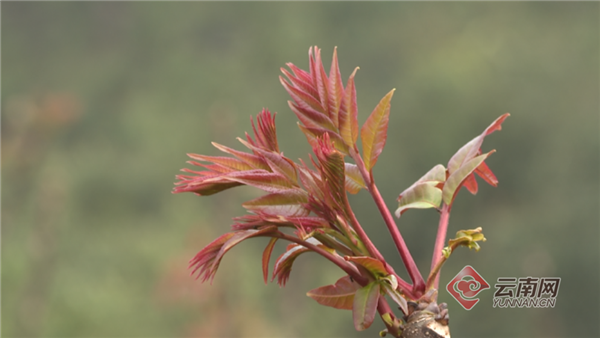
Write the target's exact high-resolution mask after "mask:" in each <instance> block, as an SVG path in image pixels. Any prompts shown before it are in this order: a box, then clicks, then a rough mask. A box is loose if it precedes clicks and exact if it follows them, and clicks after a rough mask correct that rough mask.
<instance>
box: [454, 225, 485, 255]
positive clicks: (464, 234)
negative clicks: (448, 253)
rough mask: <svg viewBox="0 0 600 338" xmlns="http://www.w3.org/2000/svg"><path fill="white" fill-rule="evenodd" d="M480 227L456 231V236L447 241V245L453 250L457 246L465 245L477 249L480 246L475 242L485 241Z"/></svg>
mask: <svg viewBox="0 0 600 338" xmlns="http://www.w3.org/2000/svg"><path fill="white" fill-rule="evenodd" d="M481 231H482V229H481V227H478V228H476V229H470V230H460V231H458V232H457V233H456V237H455V238H453V239H451V240H449V241H448V246H450V248H451V249H452V251H454V249H455V248H457V247H459V246H466V247H467V248H469V249H475V251H479V249H480V247H479V244H477V242H479V241H481V242H485V241H486V239H485V237H484V236H483V233H482V232H481Z"/></svg>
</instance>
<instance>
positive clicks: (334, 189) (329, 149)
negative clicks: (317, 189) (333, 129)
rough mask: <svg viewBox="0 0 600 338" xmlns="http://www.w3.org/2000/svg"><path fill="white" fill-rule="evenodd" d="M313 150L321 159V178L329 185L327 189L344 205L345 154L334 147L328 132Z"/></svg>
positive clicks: (318, 140)
mask: <svg viewBox="0 0 600 338" xmlns="http://www.w3.org/2000/svg"><path fill="white" fill-rule="evenodd" d="M313 152H314V153H315V155H316V156H317V158H318V159H319V169H320V173H321V179H322V180H323V182H324V183H325V184H326V185H327V188H328V189H327V190H328V191H329V192H330V193H331V194H332V196H333V197H334V199H335V200H336V201H337V202H338V203H339V204H340V205H342V206H343V205H344V198H345V196H346V195H345V194H346V189H345V186H344V184H345V179H346V176H345V174H344V170H345V164H344V155H342V154H341V153H340V152H339V151H337V150H336V149H335V148H334V146H333V144H332V142H331V140H330V139H329V134H328V133H326V134H324V135H323V138H321V139H317V143H316V144H315V146H314V147H313Z"/></svg>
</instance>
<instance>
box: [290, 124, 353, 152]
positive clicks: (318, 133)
mask: <svg viewBox="0 0 600 338" xmlns="http://www.w3.org/2000/svg"><path fill="white" fill-rule="evenodd" d="M298 127H299V128H300V130H302V132H303V133H304V135H305V136H306V139H307V140H308V143H310V145H311V146H312V147H315V144H316V139H317V138H318V137H322V136H323V135H324V134H329V137H330V138H331V140H332V141H333V144H334V145H335V149H337V150H339V151H340V152H341V153H342V154H348V146H347V145H346V143H344V140H342V138H341V137H340V135H338V134H337V133H334V132H332V131H330V130H327V129H323V128H320V127H306V126H303V125H301V124H298Z"/></svg>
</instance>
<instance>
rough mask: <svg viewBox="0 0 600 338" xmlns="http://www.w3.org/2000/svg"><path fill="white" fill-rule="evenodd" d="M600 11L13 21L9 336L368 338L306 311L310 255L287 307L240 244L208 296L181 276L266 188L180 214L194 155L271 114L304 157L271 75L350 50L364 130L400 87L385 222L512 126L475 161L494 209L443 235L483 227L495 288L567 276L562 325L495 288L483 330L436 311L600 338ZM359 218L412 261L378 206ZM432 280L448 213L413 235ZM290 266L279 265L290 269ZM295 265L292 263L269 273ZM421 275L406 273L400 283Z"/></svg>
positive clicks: (393, 259) (6, 192)
mask: <svg viewBox="0 0 600 338" xmlns="http://www.w3.org/2000/svg"><path fill="white" fill-rule="evenodd" d="M598 14H599V4H598V3H597V2H575V3H564V2H560V3H559V2H551V3H542V2H510V3H487V2H486V3H474V2H462V3H450V2H424V3H414V2H377V3H363V2H347V3H346V2H326V3H319V2H307V3H292V2H290V3H284V2H265V3H248V2H244V3H237V2H226V3H216V2H178V3H166V2H145V3H142V2H44V3H42V2H23V3H19V2H3V3H2V70H3V74H2V307H1V310H2V336H3V337H115V338H116V337H376V336H377V332H378V331H379V330H381V329H382V328H383V325H382V323H381V322H380V320H379V319H377V320H376V322H375V323H374V325H373V326H372V327H371V328H370V329H369V330H368V331H366V332H356V331H354V328H353V325H352V318H351V317H352V316H351V313H350V312H349V311H340V310H334V309H331V308H325V307H322V306H320V305H318V304H317V303H316V302H314V301H313V300H311V299H309V298H308V297H306V296H305V292H306V291H308V290H310V289H312V288H315V287H318V286H321V285H324V284H329V283H333V282H334V281H335V280H336V279H337V278H338V277H340V276H341V275H342V273H341V271H340V270H338V269H337V268H335V267H334V266H333V265H331V264H330V263H328V262H327V261H325V260H323V259H319V257H318V256H316V255H306V256H302V257H301V258H300V259H298V261H297V262H296V265H295V266H294V269H293V271H292V275H291V279H290V282H289V283H288V285H287V286H286V287H285V288H283V289H281V288H279V287H278V286H277V285H276V284H269V285H266V286H265V285H264V284H263V282H262V276H261V271H260V253H261V251H262V248H263V247H264V245H265V244H266V242H267V241H266V239H255V240H252V241H248V242H245V243H243V244H242V245H240V246H239V247H236V248H235V249H233V250H232V251H231V252H230V253H229V254H228V255H227V256H226V257H225V259H224V261H223V262H222V265H221V268H220V270H219V272H218V273H217V276H216V279H215V281H214V283H213V285H210V284H208V283H206V284H200V283H199V282H196V281H194V280H193V278H191V277H189V276H188V271H187V262H188V260H189V259H190V258H191V257H192V256H193V255H194V254H195V252H197V251H198V250H200V249H201V248H202V247H203V246H204V245H206V244H207V243H209V242H210V241H211V240H212V239H213V238H215V237H216V236H218V235H220V234H222V233H224V232H226V231H227V230H228V228H229V225H230V224H231V217H233V216H239V215H241V214H243V213H244V211H243V208H242V207H241V206H240V203H241V202H243V201H245V200H248V199H249V198H251V197H253V196H256V194H257V192H256V191H254V190H252V189H247V188H240V189H233V190H231V191H226V192H224V193H222V194H219V195H217V196H214V197H210V198H203V197H197V196H194V195H192V194H181V195H172V194H171V193H170V190H171V188H172V184H173V182H174V181H175V179H174V175H175V174H177V173H178V170H179V169H180V168H182V167H184V166H186V164H185V161H186V160H187V158H186V155H185V154H186V153H189V152H194V153H202V154H209V155H216V154H217V151H216V149H214V148H212V146H211V145H210V141H216V142H218V143H221V144H225V145H229V146H232V147H235V148H237V149H242V147H241V146H240V145H239V144H238V142H237V141H236V140H235V137H236V136H241V135H243V132H244V131H249V130H250V124H249V117H250V115H256V114H257V113H258V112H259V111H260V110H261V109H262V107H267V108H269V109H270V110H272V111H277V112H279V114H278V115H277V126H278V131H279V136H280V146H281V148H282V149H283V150H284V152H285V154H286V155H287V156H288V157H290V158H298V157H302V158H304V159H306V158H307V155H306V154H307V153H308V151H309V147H308V146H307V145H306V142H305V138H304V136H303V135H302V134H301V132H300V131H299V130H298V128H297V127H296V123H295V116H294V115H293V113H292V112H291V111H290V110H289V108H288V107H287V104H286V101H287V100H288V96H287V94H286V92H285V90H284V89H283V88H282V87H281V85H280V83H279V80H278V75H279V74H280V71H279V68H280V67H283V66H284V65H285V63H286V62H293V63H295V64H296V65H298V66H300V67H302V68H305V69H306V68H307V64H308V62H307V51H308V48H309V46H311V45H318V46H319V47H321V48H323V57H324V59H325V60H327V65H326V67H327V69H328V68H329V64H328V63H329V60H330V58H331V54H332V51H333V48H334V46H337V47H338V54H339V59H340V66H341V70H342V74H343V77H344V81H345V80H346V78H347V76H348V75H349V74H350V72H351V71H352V70H353V69H354V67H356V66H360V70H359V72H358V74H357V76H356V83H357V93H358V104H359V114H360V116H359V120H360V122H362V121H364V120H365V119H366V117H367V115H368V114H369V113H370V111H371V110H372V109H373V107H374V106H375V105H376V104H377V102H379V99H380V98H381V97H383V95H384V94H385V93H387V92H388V91H389V90H390V89H392V88H397V91H396V93H395V95H394V98H393V101H392V110H391V117H390V126H389V138H388V141H387V145H386V148H385V150H384V152H383V154H382V156H381V157H380V159H379V162H378V163H377V166H376V167H375V177H376V180H377V182H379V188H380V190H381V192H382V194H383V196H384V198H385V199H386V201H387V203H388V206H389V207H390V208H391V209H392V210H394V209H395V206H396V202H395V199H396V197H397V195H398V194H399V193H400V192H401V191H402V190H404V189H405V188H406V187H408V186H409V185H410V184H412V183H413V182H414V181H415V180H416V179H418V178H419V177H420V176H421V175H422V174H424V173H425V172H426V171H427V170H429V169H430V168H431V167H433V166H434V165H436V164H438V163H442V164H444V165H445V164H446V163H447V161H448V159H449V158H450V157H451V156H452V154H453V153H454V152H455V151H456V150H457V149H458V148H459V147H461V146H462V145H463V144H464V143H466V142H467V141H469V140H470V139H471V138H473V137H474V136H476V135H478V134H479V133H481V131H482V130H483V129H484V128H485V127H487V126H488V125H489V124H490V123H491V122H492V121H493V120H494V119H496V118H497V117H498V116H500V115H501V114H503V113H505V112H510V113H511V117H510V118H509V119H508V120H506V122H505V123H504V125H503V130H502V131H501V132H498V133H494V134H493V135H491V136H490V137H488V138H487V139H486V141H485V143H484V145H483V150H484V151H488V150H491V149H497V153H495V154H494V155H493V156H491V158H490V159H489V160H488V164H489V165H490V167H491V168H492V170H493V171H494V172H495V174H496V175H497V177H498V179H499V181H500V184H499V186H498V187H497V188H492V187H490V186H488V185H484V184H481V185H480V191H479V193H478V195H477V196H472V195H470V194H468V193H466V192H462V193H461V194H460V195H459V197H458V199H457V201H456V203H455V207H454V208H453V213H452V216H451V218H450V228H449V234H454V233H455V232H456V231H457V230H459V229H468V228H475V227H477V226H482V227H483V229H484V233H485V234H486V237H487V238H488V241H487V242H486V243H483V244H482V250H481V251H480V252H478V253H475V252H473V251H471V252H470V251H468V250H466V249H465V250H460V251H457V252H456V253H455V255H453V256H452V258H451V259H450V261H449V263H448V264H447V266H446V267H445V268H444V270H443V272H442V277H441V284H442V285H445V284H446V283H448V282H449V281H450V279H451V278H453V277H454V275H455V274H456V273H457V272H458V271H459V270H460V269H461V268H462V267H463V266H464V265H466V264H470V265H472V266H473V267H474V268H475V269H476V270H477V271H479V272H480V273H481V274H482V275H483V277H484V278H485V279H486V280H487V281H488V282H489V283H490V284H494V283H495V282H496V279H497V278H498V277H526V276H534V277H536V276H538V277H544V276H548V277H552V276H556V277H561V278H562V282H561V285H560V291H559V295H558V299H557V304H556V307H555V308H553V309H495V308H493V307H492V295H493V292H494V288H493V286H492V289H491V290H486V291H484V292H482V293H481V294H480V298H481V302H480V303H479V304H477V306H476V307H475V308H474V309H473V310H471V311H469V312H467V311H465V310H464V309H463V308H461V307H460V305H459V304H458V303H457V302H456V301H455V300H454V299H452V298H451V297H450V295H449V294H448V293H447V292H446V291H445V290H442V291H441V292H440V300H441V301H445V302H448V304H449V308H450V316H451V330H452V335H453V336H454V337H598V336H599V335H600V329H599V324H598V318H600V312H599V303H598V302H599V300H600V291H599V288H600V278H599V271H600V269H599V268H600V261H599V256H600V252H599V242H600V234H599V224H600V222H599V213H598V207H599V205H600V201H599V191H598V189H599V182H598V179H599V175H598V174H599V172H600V168H599V154H600V151H599V139H598V128H599V125H600V124H599V118H598V117H599V114H598V111H599V92H600V88H599V74H600V72H599V66H598V63H599V60H600V58H599V41H600V39H599V24H598V23H599V15H598ZM351 202H352V203H353V205H355V206H356V212H357V214H358V217H359V220H360V221H361V222H362V223H363V225H364V227H365V229H366V231H367V232H368V234H369V235H370V236H372V238H373V240H374V242H375V243H376V244H377V245H378V246H380V248H381V251H382V252H383V253H384V255H385V256H386V257H388V259H389V262H390V263H391V264H393V265H394V266H395V267H396V270H398V271H402V273H404V269H403V268H402V263H401V261H400V259H399V257H398V254H397V252H396V250H395V248H394V247H393V245H392V242H391V240H390V239H389V237H388V234H387V231H386V230H385V228H384V226H383V222H382V221H381V218H380V216H379V215H378V213H377V211H376V208H375V205H374V204H373V203H372V202H371V200H370V199H369V196H368V194H366V193H364V192H362V193H360V194H358V195H357V196H353V197H352V200H351ZM398 224H399V226H400V228H401V232H402V233H403V235H404V237H405V240H406V241H407V243H408V246H409V248H410V249H411V251H412V253H413V255H414V257H415V259H416V261H417V263H418V264H419V266H420V268H421V270H422V272H423V273H427V270H428V267H429V262H430V259H431V251H432V248H433V241H434V237H435V232H436V225H437V215H436V213H435V212H434V211H431V210H425V211H418V210H413V211H409V212H407V213H406V214H405V215H404V216H403V217H402V219H401V220H400V221H399V222H398ZM279 249H280V250H281V249H282V248H281V247H279ZM278 254H279V252H278V253H277V255H278ZM403 275H404V276H406V274H405V273H404V274H403Z"/></svg>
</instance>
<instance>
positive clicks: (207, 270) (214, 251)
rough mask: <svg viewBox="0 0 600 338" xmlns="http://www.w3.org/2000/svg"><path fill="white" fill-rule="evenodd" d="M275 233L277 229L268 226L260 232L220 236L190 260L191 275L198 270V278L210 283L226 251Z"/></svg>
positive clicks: (245, 231) (248, 231) (238, 232)
mask: <svg viewBox="0 0 600 338" xmlns="http://www.w3.org/2000/svg"><path fill="white" fill-rule="evenodd" d="M276 231H277V227H275V226H269V227H264V228H262V229H260V230H244V231H237V232H230V233H227V234H224V235H222V236H221V237H219V238H217V239H216V240H214V241H212V242H211V243H210V244H208V245H207V246H206V247H205V248H204V249H202V250H201V251H200V252H198V253H197V254H196V256H194V258H192V260H190V266H189V267H190V268H191V267H194V270H192V273H191V274H192V275H193V274H194V273H196V271H198V270H200V272H199V274H198V277H202V281H203V282H204V281H206V280H207V279H209V278H210V279H211V282H212V279H213V278H214V276H215V274H216V272H217V269H218V268H219V264H220V263H221V259H222V258H223V256H224V255H225V254H226V253H227V251H229V250H230V249H231V248H233V247H234V246H235V245H237V244H239V243H240V242H242V241H244V240H246V239H248V238H251V237H255V236H260V235H265V234H268V233H273V232H276ZM198 277H197V278H198Z"/></svg>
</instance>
